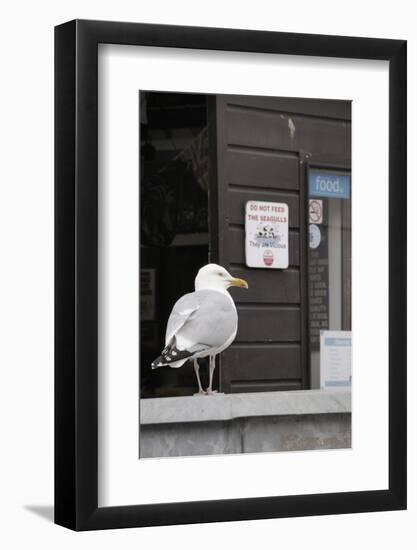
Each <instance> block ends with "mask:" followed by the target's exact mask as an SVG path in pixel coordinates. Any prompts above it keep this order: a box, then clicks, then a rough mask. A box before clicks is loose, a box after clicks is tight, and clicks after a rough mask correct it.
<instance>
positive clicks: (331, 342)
mask: <svg viewBox="0 0 417 550" xmlns="http://www.w3.org/2000/svg"><path fill="white" fill-rule="evenodd" d="M351 352H352V333H351V332H350V331H348V330H322V331H320V387H321V388H322V389H329V388H332V389H335V388H350V387H351V385H352V364H351V355H352V353H351Z"/></svg>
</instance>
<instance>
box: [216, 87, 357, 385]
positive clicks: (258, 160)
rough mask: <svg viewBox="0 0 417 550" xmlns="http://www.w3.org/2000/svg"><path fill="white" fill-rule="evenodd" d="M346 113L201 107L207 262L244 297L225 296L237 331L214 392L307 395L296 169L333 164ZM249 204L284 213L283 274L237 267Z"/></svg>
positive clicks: (334, 106)
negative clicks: (234, 311)
mask: <svg viewBox="0 0 417 550" xmlns="http://www.w3.org/2000/svg"><path fill="white" fill-rule="evenodd" d="M346 105H348V102H337V101H334V102H329V101H321V100H303V99H295V100H294V99H286V98H267V97H249V96H212V97H211V98H210V99H209V117H208V119H209V141H210V144H211V147H210V150H211V154H210V162H209V166H210V203H211V207H210V210H211V212H210V239H211V242H210V256H211V260H212V261H215V262H218V263H220V264H221V265H223V266H224V267H225V268H226V269H228V270H230V272H231V273H232V274H233V275H235V276H237V277H242V278H244V279H246V280H247V281H248V283H249V290H247V291H244V290H241V289H233V290H232V294H233V297H234V299H235V302H236V305H237V308H238V314H239V328H238V333H237V337H236V340H235V342H234V343H233V344H232V346H231V347H230V348H229V349H228V350H227V351H225V352H224V353H223V354H222V356H221V357H220V360H219V362H220V366H219V368H220V389H221V391H224V392H226V393H233V392H247V391H275V390H287V389H303V388H308V387H309V338H308V286H307V285H308V266H307V227H308V226H307V199H308V197H307V192H308V191H307V181H306V170H305V165H306V162H312V161H314V159H317V160H321V161H323V160H326V162H327V163H332V162H333V160H340V150H346V140H347V137H346V136H347V133H348V132H347V129H346V124H345V123H344V119H345V118H346V116H345V115H346V113H345V111H346ZM349 117H350V105H349ZM342 119H343V120H342ZM349 139H350V138H349ZM349 154H350V145H349ZM249 200H262V201H273V202H284V203H286V204H287V205H288V207H289V245H290V253H289V267H288V269H284V270H276V269H256V268H247V267H246V266H245V246H244V239H245V227H244V211H245V204H246V202H247V201H249Z"/></svg>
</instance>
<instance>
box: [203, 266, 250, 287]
mask: <svg viewBox="0 0 417 550" xmlns="http://www.w3.org/2000/svg"><path fill="white" fill-rule="evenodd" d="M194 284H195V289H196V290H207V289H211V290H222V291H225V290H227V289H228V288H229V287H231V286H238V287H240V288H248V283H247V282H246V281H245V280H243V279H238V278H236V277H232V275H230V273H229V272H228V271H227V270H226V269H225V268H224V267H222V266H221V265H217V264H207V265H205V266H204V267H202V268H201V269H200V271H199V272H198V273H197V277H196V278H195V283H194Z"/></svg>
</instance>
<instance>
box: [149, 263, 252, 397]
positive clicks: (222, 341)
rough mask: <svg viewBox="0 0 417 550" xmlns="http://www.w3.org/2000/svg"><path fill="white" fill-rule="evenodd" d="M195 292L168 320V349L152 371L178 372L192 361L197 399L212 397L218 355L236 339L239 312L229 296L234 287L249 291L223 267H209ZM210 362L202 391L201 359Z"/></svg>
mask: <svg viewBox="0 0 417 550" xmlns="http://www.w3.org/2000/svg"><path fill="white" fill-rule="evenodd" d="M194 286H195V291H194V292H191V293H189V294H185V295H184V296H182V297H181V298H180V299H179V300H178V301H177V302H176V304H175V305H174V307H173V309H172V312H171V315H170V316H169V319H168V324H167V329H166V334H165V348H164V349H163V351H162V353H161V355H160V356H159V357H157V359H155V361H153V363H152V365H151V366H152V369H157V368H159V367H163V366H169V367H171V368H174V369H177V368H179V367H182V365H183V364H184V363H185V362H186V361H188V360H193V362H194V370H195V374H196V377H197V382H198V393H197V394H195V395H213V394H215V393H217V392H216V391H213V388H212V384H213V373H214V369H215V367H216V359H215V358H216V355H218V354H219V353H221V352H222V351H223V350H225V349H226V348H228V347H229V346H230V344H231V343H232V342H233V340H234V339H235V337H236V332H237V311H236V306H235V303H234V301H233V298H232V297H231V296H230V294H229V293H228V292H227V289H228V288H230V287H231V286H237V287H240V288H248V283H247V282H246V281H244V280H243V279H238V278H235V277H232V275H230V273H229V272H228V271H226V269H224V267H222V266H220V265H217V264H207V265H205V266H204V267H202V268H201V269H200V270H199V272H198V273H197V277H196V278H195V282H194ZM207 356H208V357H209V358H210V369H209V386H208V388H207V390H206V391H204V390H203V387H202V385H201V380H200V375H199V364H198V359H199V358H201V357H207Z"/></svg>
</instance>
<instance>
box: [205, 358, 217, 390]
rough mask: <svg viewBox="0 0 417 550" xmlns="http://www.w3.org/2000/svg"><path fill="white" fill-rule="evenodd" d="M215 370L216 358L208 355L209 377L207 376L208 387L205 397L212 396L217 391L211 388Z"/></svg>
mask: <svg viewBox="0 0 417 550" xmlns="http://www.w3.org/2000/svg"><path fill="white" fill-rule="evenodd" d="M215 368H216V356H215V355H210V375H209V387H208V388H207V395H213V394H215V393H217V390H213V389H212V387H211V386H212V384H213V373H214V369H215Z"/></svg>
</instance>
